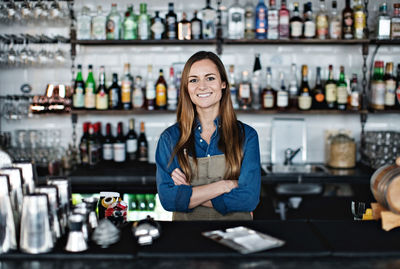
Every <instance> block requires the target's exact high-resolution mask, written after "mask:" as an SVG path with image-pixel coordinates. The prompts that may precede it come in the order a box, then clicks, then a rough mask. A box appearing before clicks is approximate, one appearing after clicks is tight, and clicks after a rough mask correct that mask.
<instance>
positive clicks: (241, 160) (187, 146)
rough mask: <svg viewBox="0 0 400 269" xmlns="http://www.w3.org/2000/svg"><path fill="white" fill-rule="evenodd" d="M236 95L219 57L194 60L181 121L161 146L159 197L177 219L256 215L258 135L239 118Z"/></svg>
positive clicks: (184, 83) (186, 76)
mask: <svg viewBox="0 0 400 269" xmlns="http://www.w3.org/2000/svg"><path fill="white" fill-rule="evenodd" d="M230 94H231V93H230V90H229V83H228V79H227V74H226V71H225V68H224V65H223V63H222V62H221V60H220V59H219V58H218V56H217V55H215V54H214V53H212V52H206V51H200V52H197V53H195V54H194V55H192V56H191V57H190V58H189V60H188V61H187V62H186V64H185V67H184V69H183V73H182V80H181V87H180V98H179V103H178V109H177V123H176V124H174V125H173V126H171V127H169V128H167V129H166V130H165V131H164V132H163V133H162V134H161V136H160V139H159V141H158V145H157V150H156V164H157V188H158V193H159V197H160V200H161V204H162V205H163V207H164V208H165V209H166V210H169V211H173V212H174V214H173V219H174V220H213V219H215V220H221V219H252V214H251V212H252V211H253V210H254V209H255V208H256V206H257V204H258V202H259V196H260V178H261V172H260V152H259V144H258V135H257V132H256V131H255V130H254V129H253V128H251V127H250V126H248V125H246V124H244V123H242V122H240V121H238V120H237V119H236V115H235V112H234V110H233V107H232V102H231V97H230Z"/></svg>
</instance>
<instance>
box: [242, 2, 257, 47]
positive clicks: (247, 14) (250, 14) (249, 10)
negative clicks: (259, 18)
mask: <svg viewBox="0 0 400 269" xmlns="http://www.w3.org/2000/svg"><path fill="white" fill-rule="evenodd" d="M254 20H255V17H254V6H253V1H251V0H247V2H246V5H245V6H244V37H245V38H246V39H254V36H255V32H254Z"/></svg>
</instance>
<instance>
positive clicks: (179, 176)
mask: <svg viewBox="0 0 400 269" xmlns="http://www.w3.org/2000/svg"><path fill="white" fill-rule="evenodd" d="M171 177H172V180H173V181H174V183H175V185H189V183H188V182H187V180H186V176H185V174H184V173H183V172H182V171H181V170H180V169H179V168H175V170H174V171H172V173H171Z"/></svg>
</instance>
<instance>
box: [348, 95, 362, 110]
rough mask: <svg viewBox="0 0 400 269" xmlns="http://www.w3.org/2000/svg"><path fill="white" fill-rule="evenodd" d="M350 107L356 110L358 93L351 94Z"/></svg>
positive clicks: (358, 103) (358, 100)
mask: <svg viewBox="0 0 400 269" xmlns="http://www.w3.org/2000/svg"><path fill="white" fill-rule="evenodd" d="M350 106H351V107H353V108H358V107H359V106H360V94H359V93H358V92H352V93H351V95H350Z"/></svg>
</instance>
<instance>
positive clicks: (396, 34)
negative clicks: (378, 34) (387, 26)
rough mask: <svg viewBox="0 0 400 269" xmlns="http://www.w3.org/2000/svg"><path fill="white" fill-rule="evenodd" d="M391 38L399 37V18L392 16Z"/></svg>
mask: <svg viewBox="0 0 400 269" xmlns="http://www.w3.org/2000/svg"><path fill="white" fill-rule="evenodd" d="M391 36H392V39H398V38H400V19H399V18H396V19H394V18H392V35H391Z"/></svg>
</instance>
